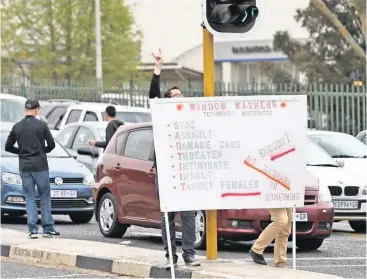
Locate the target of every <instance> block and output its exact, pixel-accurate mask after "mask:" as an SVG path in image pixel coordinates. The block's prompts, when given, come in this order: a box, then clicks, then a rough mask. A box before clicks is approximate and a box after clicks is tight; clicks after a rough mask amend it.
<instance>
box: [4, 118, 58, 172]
mask: <svg viewBox="0 0 367 279" xmlns="http://www.w3.org/2000/svg"><path fill="white" fill-rule="evenodd" d="M45 142H46V143H47V146H46V143H45ZM15 143H18V147H15V146H14V145H15ZM54 148H55V140H54V138H53V136H52V134H51V132H50V129H49V128H48V126H47V124H46V123H45V122H43V121H40V120H38V119H36V118H35V117H34V116H30V115H27V116H26V117H24V118H23V119H22V120H21V121H19V122H18V123H16V124H15V125H14V126H13V128H12V130H11V131H10V134H9V136H8V139H7V140H6V143H5V150H6V151H7V152H11V153H14V154H18V155H19V171H22V172H38V171H47V170H48V162H47V155H46V153H49V152H51V151H52V150H53V149H54Z"/></svg>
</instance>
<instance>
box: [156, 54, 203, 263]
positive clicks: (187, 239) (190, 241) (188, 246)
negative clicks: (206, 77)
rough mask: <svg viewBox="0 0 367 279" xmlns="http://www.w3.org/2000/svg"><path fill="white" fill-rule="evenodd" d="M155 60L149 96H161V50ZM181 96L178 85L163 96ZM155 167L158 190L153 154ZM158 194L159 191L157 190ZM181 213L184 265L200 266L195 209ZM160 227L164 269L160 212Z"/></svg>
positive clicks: (173, 239)
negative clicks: (197, 258)
mask: <svg viewBox="0 0 367 279" xmlns="http://www.w3.org/2000/svg"><path fill="white" fill-rule="evenodd" d="M153 57H154V60H155V67H154V72H153V77H152V81H151V83H150V89H149V98H150V99H154V98H161V91H160V85H159V83H160V74H161V71H162V64H163V59H162V53H161V50H159V52H158V53H157V54H153ZM179 97H183V94H182V92H181V90H180V89H179V88H178V87H176V86H175V87H172V88H170V89H168V90H167V92H166V93H165V94H164V98H179ZM152 168H155V169H156V180H155V181H156V186H157V191H158V169H157V163H156V159H155V156H154V163H153V167H152ZM158 194H159V191H158ZM180 214H181V222H182V250H183V254H182V257H183V259H184V261H185V264H186V265H189V266H200V262H199V261H198V260H196V259H195V250H194V244H195V240H196V236H195V211H182V212H180ZM175 216H176V213H175V212H168V223H169V231H170V234H171V235H170V238H171V245H172V254H173V265H174V266H177V260H178V256H177V254H176V230H175ZM161 229H162V238H163V245H164V250H166V258H167V262H166V264H165V266H164V267H165V269H169V268H170V262H169V255H168V242H167V233H166V223H165V218H164V213H162V214H161Z"/></svg>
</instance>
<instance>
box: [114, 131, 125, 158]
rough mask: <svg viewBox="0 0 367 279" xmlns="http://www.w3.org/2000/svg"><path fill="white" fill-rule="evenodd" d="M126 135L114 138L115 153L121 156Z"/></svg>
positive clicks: (122, 134)
mask: <svg viewBox="0 0 367 279" xmlns="http://www.w3.org/2000/svg"><path fill="white" fill-rule="evenodd" d="M127 135H128V133H121V134H119V135H117V137H116V153H117V154H119V155H123V147H124V143H125V141H126V138H127Z"/></svg>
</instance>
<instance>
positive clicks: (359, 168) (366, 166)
mask: <svg viewBox="0 0 367 279" xmlns="http://www.w3.org/2000/svg"><path fill="white" fill-rule="evenodd" d="M337 160H338V161H343V162H344V167H343V169H345V170H346V171H348V172H350V173H355V174H357V175H363V176H365V177H367V158H342V159H337Z"/></svg>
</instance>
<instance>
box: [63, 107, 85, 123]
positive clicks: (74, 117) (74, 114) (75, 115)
mask: <svg viewBox="0 0 367 279" xmlns="http://www.w3.org/2000/svg"><path fill="white" fill-rule="evenodd" d="M81 114H82V110H80V109H73V110H71V111H70V114H69V116H68V119H67V120H66V124H69V123H74V122H78V121H79V118H80V115H81Z"/></svg>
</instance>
